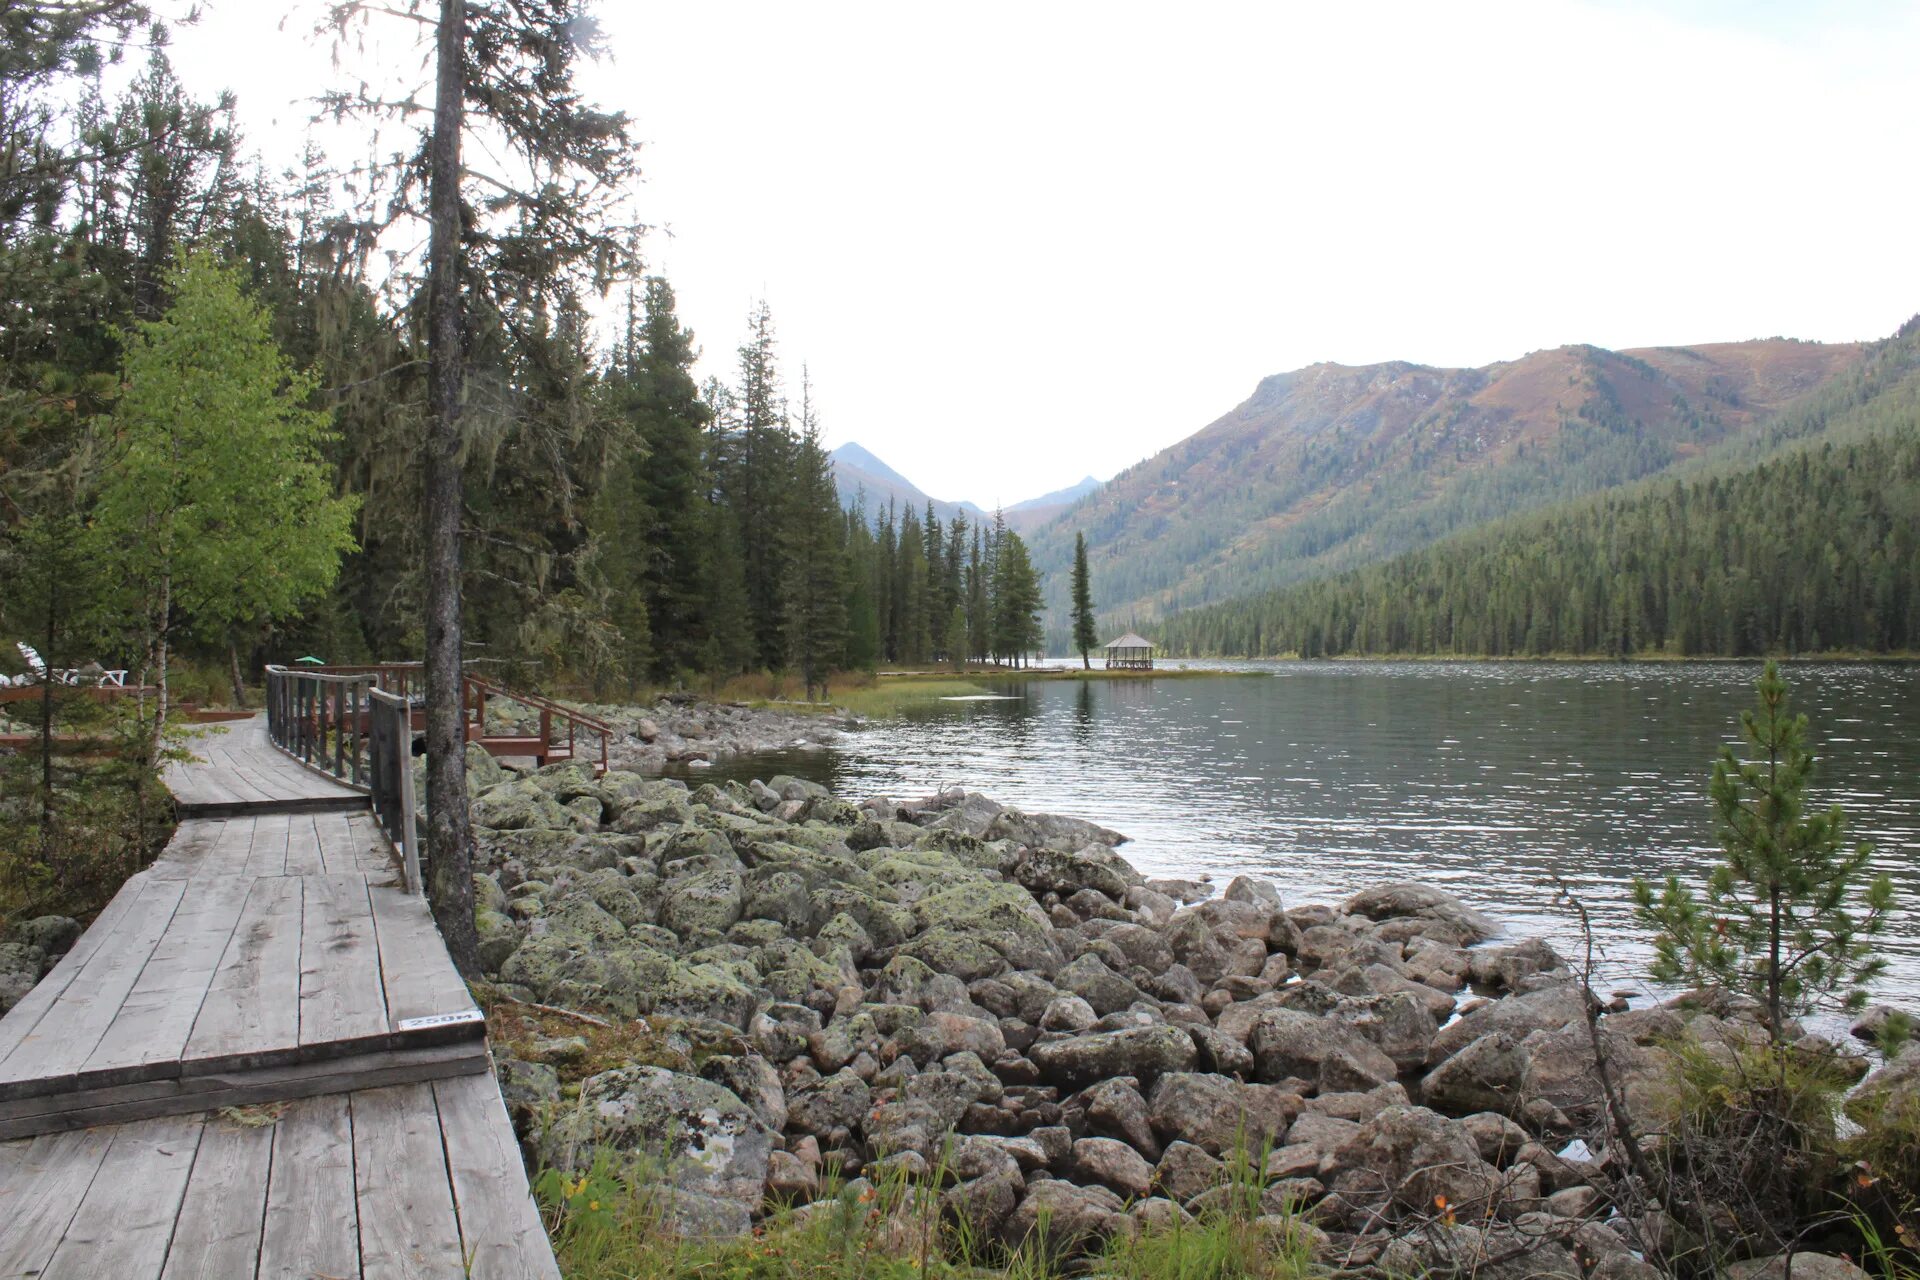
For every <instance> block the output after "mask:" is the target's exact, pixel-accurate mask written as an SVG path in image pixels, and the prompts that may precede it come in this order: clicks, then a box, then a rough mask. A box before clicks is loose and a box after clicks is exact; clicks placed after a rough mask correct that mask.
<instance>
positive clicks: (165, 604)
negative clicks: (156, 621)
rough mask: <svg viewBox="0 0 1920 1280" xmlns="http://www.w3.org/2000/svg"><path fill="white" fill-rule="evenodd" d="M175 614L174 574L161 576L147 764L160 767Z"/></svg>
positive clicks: (164, 733)
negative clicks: (171, 626) (171, 624)
mask: <svg viewBox="0 0 1920 1280" xmlns="http://www.w3.org/2000/svg"><path fill="white" fill-rule="evenodd" d="M172 613H173V574H171V573H163V574H161V575H160V611H159V618H160V626H159V629H158V631H157V633H156V639H157V643H156V644H155V645H154V663H153V669H154V695H153V741H152V742H151V743H150V744H149V746H148V751H147V764H148V765H149V766H151V767H153V768H156V769H157V768H159V767H160V752H161V750H162V749H163V748H164V747H165V745H166V739H167V631H168V621H169V617H170V615H171V614H172Z"/></svg>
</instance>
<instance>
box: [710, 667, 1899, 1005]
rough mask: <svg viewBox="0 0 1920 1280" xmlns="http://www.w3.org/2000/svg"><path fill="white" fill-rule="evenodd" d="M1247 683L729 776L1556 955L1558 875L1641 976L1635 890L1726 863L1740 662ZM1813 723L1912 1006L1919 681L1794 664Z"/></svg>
mask: <svg viewBox="0 0 1920 1280" xmlns="http://www.w3.org/2000/svg"><path fill="white" fill-rule="evenodd" d="M1241 669H1245V670H1251V671H1256V672H1258V673H1259V674H1257V675H1252V676H1222V677H1220V678H1218V679H1200V678H1193V677H1188V678H1183V679H1177V680H1157V681H1149V680H1140V681H1124V682H1121V681H1115V682H1080V681H1035V682H1030V683H1025V684H1020V685H1015V686H1010V687H1008V688H1006V689H1005V690H1004V691H1005V692H1008V693H1016V694H1018V695H1020V696H1019V699H1018V700H1017V701H1006V702H971V703H948V702H942V703H936V704H933V705H931V706H929V707H927V708H925V709H923V710H920V711H918V712H916V713H915V714H912V715H909V716H906V717H903V718H901V719H897V720H891V721H886V722H882V723H879V724H876V725H875V726H874V727H872V728H870V729H867V730H863V731H860V732H858V733H854V734H851V735H849V736H848V737H847V739H846V740H845V742H844V744H843V749H841V750H839V751H836V752H834V753H831V754H816V755H807V756H797V757H793V758H786V757H760V758H754V759H747V760H742V761H735V762H731V763H730V764H728V765H725V766H722V767H721V768H717V769H713V770H709V771H706V772H705V773H703V774H702V776H703V777H709V778H713V777H743V778H744V777H750V776H759V777H765V776H767V775H768V774H770V773H773V772H791V773H797V774H803V775H805V776H808V777H813V778H816V779H819V780H821V781H825V782H828V783H830V784H831V785H833V786H835V787H836V788H839V789H841V790H842V791H843V793H844V794H847V795H850V796H855V797H858V796H865V795H872V794H876V793H884V794H888V795H892V796H894V797H896V798H903V797H907V796H915V795H922V794H925V793H927V792H929V791H931V790H933V789H935V788H938V787H945V786H963V787H966V788H968V789H970V790H978V791H984V792H986V793H987V794H988V795H990V796H992V797H994V798H995V799H997V800H1000V801H1003V802H1005V803H1009V804H1016V805H1019V806H1020V807H1022V808H1027V809H1034V810H1048V811H1053V812H1057V813H1068V814H1074V815H1077V816H1080V817H1086V818H1091V819H1093V820H1095V821H1098V822H1101V823H1104V824H1106V825H1108V826H1112V827H1116V828H1118V829H1119V830H1122V831H1124V832H1126V833H1127V834H1128V835H1130V836H1132V837H1133V840H1134V842H1133V843H1132V844H1131V845H1129V846H1128V847H1127V848H1126V850H1125V852H1126V854H1127V856H1128V857H1129V858H1131V859H1132V861H1133V862H1134V863H1135V865H1137V866H1139V867H1140V868H1141V869H1142V870H1143V871H1146V872H1148V873H1149V874H1163V875H1195V874H1200V873H1211V874H1214V875H1219V876H1223V875H1232V874H1235V873H1238V872H1243V871H1244V872H1253V873H1257V874H1261V875H1266V876H1271V877H1273V878H1274V879H1275V880H1276V881H1277V882H1278V883H1279V884H1280V886H1281V890H1282V893H1283V894H1284V895H1285V896H1286V897H1287V899H1288V901H1289V902H1295V903H1298V902H1306V901H1331V900H1334V899H1337V898H1340V897H1342V896H1344V895H1346V894H1348V893H1351V892H1352V891H1353V890H1355V889H1356V888H1358V887H1360V886H1362V885H1365V884H1369V883H1373V882H1377V881H1381V880H1387V879H1409V878H1418V879H1421V880H1427V881H1430V882H1433V883H1437V884H1442V885H1445V886H1447V887H1449V888H1450V889H1452V890H1453V891H1454V892H1457V893H1459V894H1460V895H1461V896H1462V897H1464V898H1466V899H1468V900H1469V901H1471V902H1473V903H1475V904H1478V905H1481V906H1483V907H1485V908H1487V909H1489V910H1492V911H1494V912H1496V913H1498V914H1500V915H1501V916H1503V917H1504V918H1505V919H1506V920H1507V921H1508V922H1509V923H1510V924H1511V925H1512V926H1513V928H1514V929H1516V930H1524V931H1528V932H1546V933H1548V934H1549V935H1551V936H1553V937H1554V938H1555V939H1556V941H1558V942H1560V943H1562V944H1568V943H1570V942H1571V939H1570V936H1569V935H1570V926H1569V924H1568V922H1567V919H1566V917H1565V915H1564V914H1562V913H1560V912H1557V911H1556V910H1555V908H1554V907H1553V904H1552V901H1551V899H1552V889H1551V887H1550V882H1551V880H1552V878H1553V877H1555V876H1560V877H1562V878H1564V879H1565V880H1566V882H1567V883H1568V884H1570V885H1571V886H1573V888H1574V889H1575V890H1576V891H1577V892H1579V893H1580V894H1581V896H1582V897H1583V898H1584V899H1585V900H1586V902H1587V904H1588V906H1589V908H1590V909H1591V910H1592V911H1593V913H1594V915H1595V918H1596V921H1597V922H1598V925H1599V927H1600V929H1601V931H1602V936H1603V941H1604V942H1606V943H1607V945H1608V951H1609V955H1610V959H1611V962H1612V963H1611V964H1610V966H1609V967H1610V968H1611V969H1612V971H1613V972H1614V973H1615V974H1616V975H1624V974H1626V973H1629V972H1631V971H1632V970H1633V969H1634V968H1636V967H1637V966H1638V964H1640V963H1642V962H1644V957H1645V954H1646V952H1645V950H1644V948H1643V947H1642V946H1641V945H1640V944H1639V941H1638V936H1639V934H1638V930H1637V929H1636V928H1635V926H1634V925H1633V923H1632V920H1631V915H1630V909H1629V906H1628V903H1627V895H1626V884H1627V881H1628V880H1629V879H1630V878H1631V877H1632V876H1634V875H1636V874H1639V875H1648V876H1658V875H1664V874H1665V873H1666V872H1668V871H1677V872H1679V873H1681V874H1682V875H1697V874H1698V873H1699V871H1700V869H1701V867H1702V866H1704V865H1705V864H1706V863H1708V862H1709V861H1710V860H1712V859H1713V858H1714V857H1716V856H1717V852H1718V851H1717V849H1716V847H1715V846H1714V843H1713V831H1712V827H1711V824H1710V817H1709V812H1710V811H1709V808H1708V803H1707V798H1706V791H1707V779H1708V774H1709V770H1710V767H1711V761H1712V759H1713V757H1714V755H1715V754H1716V752H1717V751H1718V750H1719V747H1720V745H1721V743H1722V742H1725V741H1728V740H1730V739H1732V738H1733V737H1734V736H1735V735H1736V734H1737V723H1738V717H1739V713H1740V711H1741V710H1742V709H1743V708H1745V707H1746V706H1748V705H1749V704H1750V703H1751V700H1752V681H1753V676H1754V674H1755V668H1754V667H1752V666H1747V665H1738V664H1700V665H1692V664H1689V665H1678V664H1662V665H1645V666H1631V665H1577V666H1571V665H1569V666H1562V665H1549V664H1478V663H1475V664H1411V663H1409V664H1398V663H1394V664H1358V663H1276V664H1241ZM1788 679H1789V681H1790V683H1791V686H1792V689H1793V693H1794V696H1795V701H1796V704H1797V705H1798V706H1799V707H1800V709H1801V710H1804V711H1806V712H1808V713H1809V715H1810V716H1811V717H1812V720H1813V730H1814V736H1815V741H1816V749H1817V750H1818V752H1819V754H1820V757H1821V767H1820V770H1819V771H1818V774H1817V775H1816V786H1817V790H1818V795H1817V797H1816V798H1817V799H1818V800H1819V801H1820V802H1822V803H1826V802H1832V801H1837V802H1839V803H1841V804H1842V805H1844V806H1845V807H1846V810H1847V813H1848V815H1849V818H1850V820H1851V822H1852V828H1853V835H1854V836H1856V837H1858V838H1865V839H1869V840H1872V841H1874V842H1875V843H1876V844H1877V845H1878V846H1879V863H1880V866H1881V867H1882V868H1883V869H1885V870H1887V871H1888V872H1890V873H1892V874H1893V875H1894V877H1895V879H1896V881H1897V882H1898V884H1899V886H1900V889H1901V891H1902V902H1903V906H1904V910H1903V912H1902V914H1901V916H1900V918H1899V919H1897V920H1896V921H1895V923H1894V925H1893V926H1892V928H1893V930H1894V931H1895V937H1894V938H1893V939H1892V941H1891V943H1890V945H1889V947H1888V950H1889V952H1890V953H1891V955H1892V958H1893V961H1894V973H1893V975H1892V976H1891V977H1890V978H1889V979H1888V980H1887V982H1886V983H1885V984H1884V986H1883V988H1882V991H1883V994H1885V995H1887V996H1890V997H1894V998H1898V999H1900V1000H1902V1001H1904V1002H1906V1003H1909V1004H1920V732H1916V731H1920V668H1915V667H1906V666H1868V665H1823V666H1796V667H1793V668H1791V669H1790V670H1789V672H1788Z"/></svg>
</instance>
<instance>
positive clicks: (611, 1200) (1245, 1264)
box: [534, 1153, 1323, 1280]
mask: <svg viewBox="0 0 1920 1280" xmlns="http://www.w3.org/2000/svg"><path fill="white" fill-rule="evenodd" d="M1262 1163H1263V1162H1262V1161H1260V1160H1258V1159H1256V1158H1254V1157H1253V1156H1252V1154H1251V1153H1248V1154H1247V1155H1246V1156H1245V1157H1244V1158H1239V1159H1229V1161H1228V1162H1227V1164H1226V1168H1225V1171H1224V1173H1223V1183H1224V1184H1225V1185H1227V1186H1228V1187H1229V1188H1230V1190H1231V1191H1232V1192H1233V1194H1231V1195H1229V1196H1228V1197H1226V1198H1225V1199H1224V1201H1223V1203H1222V1206H1221V1207H1220V1208H1219V1209H1216V1210H1213V1211H1209V1212H1207V1213H1205V1214H1202V1215H1200V1216H1199V1217H1196V1218H1191V1219H1188V1220H1185V1221H1181V1222H1178V1223H1176V1224H1174V1225H1171V1226H1168V1227H1165V1228H1160V1229H1145V1228H1143V1229H1140V1230H1137V1231H1131V1232H1120V1233H1116V1234H1115V1235H1114V1236H1113V1237H1112V1238H1111V1239H1110V1240H1108V1241H1107V1242H1106V1243H1105V1244H1104V1245H1101V1246H1097V1247H1095V1248H1094V1250H1093V1251H1092V1252H1091V1253H1090V1254H1087V1255H1085V1256H1073V1255H1069V1254H1067V1253H1064V1252H1062V1251H1060V1250H1058V1249H1055V1248H1050V1247H1048V1245H1047V1242H1046V1240H1045V1239H1044V1237H1045V1236H1046V1235H1047V1225H1048V1224H1047V1222H1046V1220H1045V1219H1044V1218H1043V1219H1042V1220H1041V1222H1040V1223H1039V1224H1038V1229H1037V1230H1036V1232H1035V1237H1036V1238H1030V1239H1028V1240H1025V1241H1021V1242H1019V1243H1018V1244H1016V1245H1014V1246H1013V1247H1008V1246H1007V1245H1005V1244H1002V1243H1000V1242H998V1241H993V1240H983V1239H979V1238H977V1237H976V1236H975V1234H974V1231H973V1229H972V1228H971V1227H970V1226H969V1225H968V1223H967V1222H966V1221H965V1219H964V1218H962V1217H961V1216H959V1215H956V1214H954V1213H952V1212H949V1211H948V1209H947V1207H945V1206H943V1204H942V1201H941V1198H940V1196H939V1195H938V1194H937V1191H936V1189H937V1188H940V1187H942V1186H945V1185H948V1184H950V1183H951V1182H952V1181H953V1179H952V1178H951V1177H950V1176H949V1170H948V1168H947V1158H946V1156H945V1155H944V1154H943V1155H942V1156H941V1158H940V1159H939V1160H937V1161H936V1162H935V1163H934V1167H933V1168H932V1169H931V1171H929V1172H928V1173H927V1174H926V1176H925V1177H924V1178H923V1179H920V1180H916V1179H913V1178H910V1177H909V1176H907V1175H906V1173H905V1172H904V1171H903V1170H902V1169H901V1168H900V1167H898V1166H896V1167H895V1168H894V1169H893V1170H891V1171H889V1172H888V1173H886V1174H884V1175H882V1176H881V1177H880V1178H879V1179H878V1181H874V1182H870V1181H869V1180H867V1179H865V1178H859V1179H855V1180H853V1181H851V1182H846V1183H838V1182H834V1183H830V1184H829V1185H827V1186H826V1187H824V1188H823V1189H822V1191H821V1192H820V1198H819V1199H818V1200H816V1201H815V1202H813V1203H811V1204H808V1205H801V1206H791V1205H789V1206H783V1207H780V1208H778V1209H776V1210H775V1211H774V1212H773V1213H772V1214H770V1215H769V1216H768V1217H767V1218H765V1219H764V1220H763V1221H762V1222H761V1223H760V1224H758V1225H757V1226H756V1227H755V1228H754V1230H753V1232H752V1234H751V1235H750V1236H748V1237H746V1238H743V1239H738V1240H698V1239H686V1238H682V1237H680V1236H678V1235H676V1234H675V1233H674V1232H672V1231H670V1230H667V1229H665V1228H664V1223H663V1214H662V1212H661V1208H660V1202H659V1201H658V1199H657V1198H656V1197H655V1196H653V1195H652V1194H651V1189H652V1183H653V1182H654V1179H655V1176H656V1175H657V1173H658V1172H659V1170H658V1169H657V1167H655V1166H653V1165H652V1164H651V1163H650V1162H648V1161H644V1160H642V1161H638V1162H636V1163H635V1164H634V1165H632V1166H630V1167H626V1168H624V1169H623V1168H622V1167H620V1166H616V1165H615V1164H614V1163H613V1162H612V1160H611V1159H610V1158H609V1157H607V1156H606V1155H605V1154H602V1155H599V1156H596V1158H595V1160H594V1162H593V1165H592V1166H591V1167H590V1168H589V1169H588V1170H587V1171H586V1172H585V1173H579V1174H566V1173H562V1172H560V1171H558V1170H548V1171H546V1172H544V1173H542V1174H541V1175H540V1177H539V1178H537V1179H536V1181H535V1188H534V1190H535V1193H536V1195H537V1196H538V1197H539V1198H540V1201H541V1204H542V1208H543V1211H544V1214H545V1217H546V1222H547V1226H548V1230H549V1232H550V1234H551V1236H552V1239H553V1243H554V1250H555V1254H556V1256H557V1257H558V1259H559V1262H560V1269H561V1274H562V1275H564V1276H566V1277H567V1280H778V1278H783V1277H793V1278H795V1280H1065V1277H1068V1276H1076V1277H1080V1276H1084V1277H1097V1278H1099V1280H1309V1278H1310V1277H1315V1276H1319V1275H1321V1274H1323V1272H1322V1270H1321V1269H1319V1268H1316V1266H1315V1265H1314V1261H1313V1253H1312V1240H1311V1236H1312V1234H1313V1233H1312V1232H1311V1230H1310V1229H1309V1228H1308V1227H1307V1226H1306V1224H1305V1223H1304V1221H1303V1220H1302V1219H1300V1218H1298V1217H1295V1216H1293V1215H1291V1214H1283V1215H1274V1216H1268V1217H1262V1216H1260V1215H1261V1209H1260V1207H1259V1199H1260V1191H1261V1185H1260V1184H1261V1181H1262V1179H1261V1175H1260V1172H1259V1170H1260V1169H1261V1167H1262Z"/></svg>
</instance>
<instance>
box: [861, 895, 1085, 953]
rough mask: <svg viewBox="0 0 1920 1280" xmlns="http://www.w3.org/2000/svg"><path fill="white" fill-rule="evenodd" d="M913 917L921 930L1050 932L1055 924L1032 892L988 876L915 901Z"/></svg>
mask: <svg viewBox="0 0 1920 1280" xmlns="http://www.w3.org/2000/svg"><path fill="white" fill-rule="evenodd" d="M913 919H914V923H915V924H916V925H917V926H918V928H919V929H920V930H921V931H925V930H929V929H951V930H954V931H956V932H960V933H998V932H1000V931H1002V930H1011V931H1013V932H1015V933H1031V934H1036V935H1038V934H1045V933H1049V932H1051V931H1052V928H1053V925H1052V924H1051V922H1049V921H1048V919H1047V916H1046V913H1045V912H1043V911H1042V910H1040V904H1039V903H1037V902H1035V901H1034V900H1033V895H1032V894H1030V893H1028V892H1027V891H1026V890H1025V889H1023V888H1021V887H1020V886H1019V885H1017V884H1006V883H1003V882H1000V881H988V880H981V881H977V882H971V883H967V884H963V885H958V886H956V887H954V888H952V889H947V890H944V891H943V892H940V893H936V894H933V895H932V896H930V897H927V898H923V899H921V900H920V901H919V902H916V903H914V904H913ZM875 941H878V939H877V938H876V939H875Z"/></svg>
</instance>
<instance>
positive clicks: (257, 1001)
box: [185, 876, 302, 1058]
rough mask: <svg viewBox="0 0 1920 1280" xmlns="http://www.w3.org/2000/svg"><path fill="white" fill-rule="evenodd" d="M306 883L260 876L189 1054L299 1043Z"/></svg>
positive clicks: (198, 1055)
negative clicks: (303, 906)
mask: <svg viewBox="0 0 1920 1280" xmlns="http://www.w3.org/2000/svg"><path fill="white" fill-rule="evenodd" d="M301 897H302V895H301V882H300V881H299V880H298V879H295V878H291V877H285V876H276V877H271V878H268V879H262V880H256V881H254V882H253V884H252V886H251V888H250V889H249V890H248V893H247V902H246V906H245V907H243V908H242V909H241V912H240V921H239V923H238V925H237V926H236V927H235V928H234V931H233V936H232V938H231V939H230V940H229V941H228V943H227V948H226V951H225V952H224V953H223V954H222V956H221V958H220V966H219V968H218V969H217V970H216V971H215V972H214V975H213V982H212V983H211V984H210V985H209V986H208V988H207V998H206V1000H205V1001H204V1002H203V1003H202V1004H201V1006H200V1014H199V1016H198V1017H197V1018H196V1019H195V1020H194V1024H193V1031H192V1033H191V1034H190V1035H188V1037H187V1048H186V1054H185V1056H186V1057H187V1058H221V1057H226V1056H231V1055H235V1054H245V1053H257V1052H260V1051H261V1050H265V1049H275V1048H284V1047H286V1046H289V1045H297V1044H298V1043H300V929H301Z"/></svg>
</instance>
